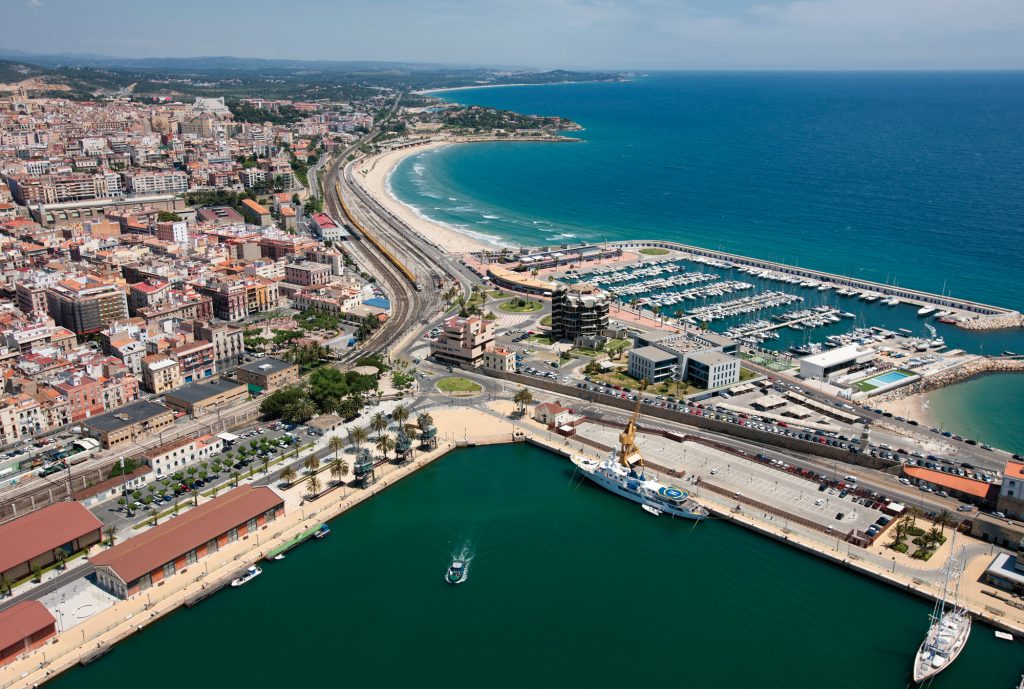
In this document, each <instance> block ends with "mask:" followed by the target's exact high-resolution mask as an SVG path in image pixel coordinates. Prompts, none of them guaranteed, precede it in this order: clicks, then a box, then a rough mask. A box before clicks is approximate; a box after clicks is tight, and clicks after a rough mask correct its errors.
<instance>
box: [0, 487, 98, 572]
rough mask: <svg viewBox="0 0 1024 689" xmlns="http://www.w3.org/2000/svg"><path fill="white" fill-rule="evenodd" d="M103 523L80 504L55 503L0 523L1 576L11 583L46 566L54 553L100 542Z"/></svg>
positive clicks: (70, 550) (55, 555)
mask: <svg viewBox="0 0 1024 689" xmlns="http://www.w3.org/2000/svg"><path fill="white" fill-rule="evenodd" d="M102 528H103V524H102V522H100V520H99V519H97V518H96V517H95V516H94V515H93V514H92V512H90V511H89V510H87V509H86V508H85V507H84V506H83V505H82V503H80V502H58V503H54V504H52V505H49V506H47V507H44V508H42V509H40V510H36V511H35V512H29V513H28V514H26V515H25V516H23V517H18V518H17V519H14V520H12V521H9V522H7V523H6V524H0V574H2V575H4V576H6V577H7V578H8V579H9V580H10V581H12V582H14V581H17V580H19V579H23V578H25V577H27V576H29V575H30V574H31V573H32V568H33V567H35V566H36V565H38V566H40V567H49V566H50V565H52V564H53V563H54V562H56V561H57V555H58V553H57V551H58V550H63V551H64V553H65V555H71V554H72V553H77V552H78V551H79V550H81V549H82V548H85V547H86V546H90V545H93V544H94V543H99V541H100V537H101V536H100V529H102Z"/></svg>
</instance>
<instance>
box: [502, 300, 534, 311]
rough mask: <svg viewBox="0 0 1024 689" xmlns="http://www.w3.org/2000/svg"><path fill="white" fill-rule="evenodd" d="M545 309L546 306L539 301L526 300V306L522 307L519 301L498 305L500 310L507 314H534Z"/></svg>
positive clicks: (509, 301)
mask: <svg viewBox="0 0 1024 689" xmlns="http://www.w3.org/2000/svg"><path fill="white" fill-rule="evenodd" d="M543 308H544V305H543V304H541V303H540V302H539V301H530V300H526V303H525V304H523V305H520V302H519V300H517V299H509V300H508V301H506V302H502V303H501V304H499V305H498V310H499V311H503V312H505V313H533V312H535V311H540V310H541V309H543Z"/></svg>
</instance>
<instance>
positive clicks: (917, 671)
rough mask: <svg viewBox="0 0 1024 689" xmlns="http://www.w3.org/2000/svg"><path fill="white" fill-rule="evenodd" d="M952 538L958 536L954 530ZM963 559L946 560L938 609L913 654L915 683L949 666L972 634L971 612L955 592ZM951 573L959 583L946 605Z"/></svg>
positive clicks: (936, 608) (936, 604)
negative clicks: (950, 604) (949, 606)
mask: <svg viewBox="0 0 1024 689" xmlns="http://www.w3.org/2000/svg"><path fill="white" fill-rule="evenodd" d="M953 538H954V539H955V538H956V534H955V533H954V534H953ZM951 545H952V544H951ZM961 561H962V558H960V557H953V556H952V555H951V556H950V559H949V562H948V563H947V564H946V576H945V581H944V582H943V586H942V596H941V597H940V598H939V599H938V600H936V601H935V610H934V611H933V612H932V615H931V624H930V625H929V626H928V633H927V634H926V635H925V637H924V641H923V642H922V643H921V647H920V648H918V649H917V655H916V656H915V657H914V671H913V676H914V682H915V683H916V684H920V683H922V682H924V681H926V680H928V679H931V678H932V677H934V676H935V675H937V674H939V673H940V672H942V671H943V670H945V669H946V668H947V667H949V666H950V664H951V663H952V662H953V661H954V660H956V658H957V656H958V655H960V652H961V651H962V650H964V646H966V645H967V638H968V637H969V636H970V635H971V615H970V613H969V612H967V610H965V609H964V608H963V607H962V606H961V605H960V604H959V603H958V602H957V595H956V591H959V577H960V573H961V572H962V565H960V567H959V568H957V563H958V562H961ZM954 569H955V570H956V571H954ZM951 572H952V575H951ZM951 576H953V577H955V578H956V581H957V583H956V586H955V588H954V595H953V602H952V607H951V608H949V609H947V607H946V602H947V601H946V595H947V591H948V590H949V580H950V577H951Z"/></svg>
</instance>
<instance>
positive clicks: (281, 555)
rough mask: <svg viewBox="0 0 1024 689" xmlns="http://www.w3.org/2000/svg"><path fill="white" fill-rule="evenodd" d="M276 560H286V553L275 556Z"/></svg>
mask: <svg viewBox="0 0 1024 689" xmlns="http://www.w3.org/2000/svg"><path fill="white" fill-rule="evenodd" d="M274 559H275V560H283V559H284V553H278V554H277V555H275V556H274Z"/></svg>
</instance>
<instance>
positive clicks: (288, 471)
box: [281, 464, 295, 486]
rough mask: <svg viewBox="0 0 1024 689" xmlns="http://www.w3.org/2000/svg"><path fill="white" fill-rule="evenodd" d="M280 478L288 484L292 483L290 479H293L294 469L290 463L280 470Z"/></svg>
mask: <svg viewBox="0 0 1024 689" xmlns="http://www.w3.org/2000/svg"><path fill="white" fill-rule="evenodd" d="M281 480H282V481H284V482H285V483H287V484H288V485H289V486H290V485H292V481H294V480H295V469H294V468H293V467H292V465H291V464H289V465H288V466H286V467H285V468H284V469H282V470H281Z"/></svg>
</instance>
